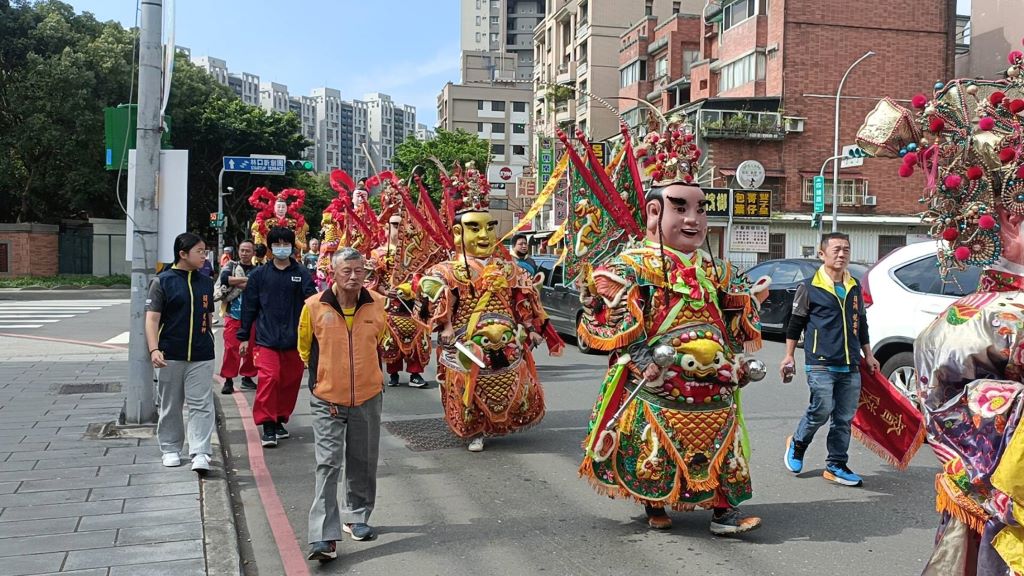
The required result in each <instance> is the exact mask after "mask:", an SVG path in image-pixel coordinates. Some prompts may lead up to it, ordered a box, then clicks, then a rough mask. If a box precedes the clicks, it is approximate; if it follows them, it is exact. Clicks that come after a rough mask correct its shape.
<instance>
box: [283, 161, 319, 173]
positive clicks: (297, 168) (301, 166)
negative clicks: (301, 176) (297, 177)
mask: <svg viewBox="0 0 1024 576" xmlns="http://www.w3.org/2000/svg"><path fill="white" fill-rule="evenodd" d="M285 169H286V170H292V171H294V172H312V171H313V162H312V161H311V160H288V162H287V163H286V164H285Z"/></svg>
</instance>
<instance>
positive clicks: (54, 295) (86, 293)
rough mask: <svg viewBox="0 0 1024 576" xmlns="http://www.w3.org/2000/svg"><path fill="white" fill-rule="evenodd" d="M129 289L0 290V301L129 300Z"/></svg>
mask: <svg viewBox="0 0 1024 576" xmlns="http://www.w3.org/2000/svg"><path fill="white" fill-rule="evenodd" d="M129 298H131V290H130V289H127V288H81V289H76V290H28V289H22V288H0V300H20V301H31V300H127V299H129Z"/></svg>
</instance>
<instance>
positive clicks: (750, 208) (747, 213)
mask: <svg viewBox="0 0 1024 576" xmlns="http://www.w3.org/2000/svg"><path fill="white" fill-rule="evenodd" d="M733 194H734V196H733V203H732V215H733V217H734V218H758V219H765V220H767V219H769V218H771V217H772V192H771V190H736V191H735V192H734V193H733Z"/></svg>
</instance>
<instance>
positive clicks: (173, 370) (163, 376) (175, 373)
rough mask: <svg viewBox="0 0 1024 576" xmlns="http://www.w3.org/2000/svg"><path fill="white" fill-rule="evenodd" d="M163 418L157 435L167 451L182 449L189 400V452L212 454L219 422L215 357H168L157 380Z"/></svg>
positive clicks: (161, 448)
mask: <svg viewBox="0 0 1024 576" xmlns="http://www.w3.org/2000/svg"><path fill="white" fill-rule="evenodd" d="M157 394H158V395H159V398H160V408H159V409H160V420H158V421H157V424H156V435H157V438H158V439H159V440H160V451H161V452H163V453H164V454H177V453H179V452H181V448H182V443H183V442H184V441H185V425H184V416H183V415H182V413H181V410H182V407H183V406H184V405H185V403H186V402H188V454H189V456H195V455H196V454H206V455H208V456H209V455H212V453H213V450H212V449H211V448H210V437H211V436H213V428H214V426H215V425H216V423H217V415H216V414H215V412H214V408H213V360H204V361H202V362H186V361H184V360H168V361H167V366H166V367H164V368H161V369H160V377H159V379H158V381H157Z"/></svg>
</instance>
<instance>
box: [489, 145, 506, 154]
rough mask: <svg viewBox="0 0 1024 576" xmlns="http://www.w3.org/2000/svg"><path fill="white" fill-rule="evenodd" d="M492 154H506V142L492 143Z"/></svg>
mask: <svg viewBox="0 0 1024 576" xmlns="http://www.w3.org/2000/svg"><path fill="white" fill-rule="evenodd" d="M491 154H494V155H495V156H504V155H505V145H504V144H492V145H491Z"/></svg>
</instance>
